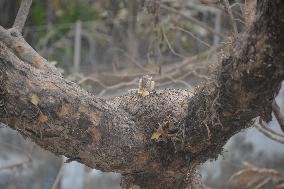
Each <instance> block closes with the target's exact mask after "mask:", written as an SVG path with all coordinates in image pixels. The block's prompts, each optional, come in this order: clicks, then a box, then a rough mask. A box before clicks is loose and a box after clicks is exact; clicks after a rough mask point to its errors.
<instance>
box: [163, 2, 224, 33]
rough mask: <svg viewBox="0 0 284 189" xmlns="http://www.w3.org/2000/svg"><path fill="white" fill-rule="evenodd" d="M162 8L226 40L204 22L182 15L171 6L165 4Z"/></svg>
mask: <svg viewBox="0 0 284 189" xmlns="http://www.w3.org/2000/svg"><path fill="white" fill-rule="evenodd" d="M161 8H163V9H165V10H167V11H170V12H172V13H174V14H177V15H180V16H181V17H183V18H185V19H187V20H189V21H191V22H193V23H195V24H197V25H199V26H201V27H202V28H204V29H206V30H207V31H209V32H210V33H212V34H214V35H218V36H220V37H222V38H224V35H223V34H221V33H220V32H218V31H215V30H214V29H213V28H211V27H209V26H208V25H206V24H205V23H203V22H201V21H199V20H197V19H196V18H194V17H191V16H188V15H186V14H184V13H182V12H180V11H178V10H176V9H174V8H172V7H169V6H167V5H165V4H161Z"/></svg>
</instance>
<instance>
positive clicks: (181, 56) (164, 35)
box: [162, 28, 186, 58]
mask: <svg viewBox="0 0 284 189" xmlns="http://www.w3.org/2000/svg"><path fill="white" fill-rule="evenodd" d="M162 34H163V37H164V39H165V40H166V43H167V45H168V47H169V49H170V51H171V52H172V53H173V54H174V55H176V56H178V57H180V58H186V57H185V56H183V55H182V54H179V53H177V52H176V51H175V50H174V49H173V47H172V45H171V43H170V41H169V39H168V37H167V35H166V33H165V31H164V29H163V28H162Z"/></svg>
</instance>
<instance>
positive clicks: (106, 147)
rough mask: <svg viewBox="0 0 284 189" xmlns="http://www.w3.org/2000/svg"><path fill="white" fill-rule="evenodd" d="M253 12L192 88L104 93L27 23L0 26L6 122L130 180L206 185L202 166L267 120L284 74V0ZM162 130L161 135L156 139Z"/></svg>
mask: <svg viewBox="0 0 284 189" xmlns="http://www.w3.org/2000/svg"><path fill="white" fill-rule="evenodd" d="M23 1H25V0H23ZM23 9H24V8H23ZM18 15H21V14H20V13H19V14H18ZM25 17H26V16H25ZM255 18H256V19H255V21H254V22H253V23H252V24H251V25H250V26H249V27H248V29H247V31H245V32H244V33H243V34H239V35H238V36H235V37H234V42H232V43H228V44H227V45H226V47H224V50H223V51H222V53H221V54H220V61H219V63H218V65H217V66H216V68H215V70H214V72H213V73H212V76H211V79H210V82H207V83H205V84H203V85H202V86H201V87H199V88H198V89H196V91H195V93H194V94H192V93H190V92H189V91H186V90H174V89H165V90H161V91H155V92H153V93H151V94H150V95H149V96H145V97H143V96H140V95H138V94H125V95H123V96H119V97H115V98H111V99H107V100H105V99H99V98H96V97H95V96H93V95H92V94H89V93H88V92H86V91H84V90H82V89H81V88H80V87H79V86H78V85H76V84H75V83H73V82H71V81H68V80H66V79H64V78H63V77H62V76H61V75H60V74H59V73H58V72H57V71H56V69H55V68H53V67H52V66H51V65H50V64H48V62H47V61H46V60H45V59H44V58H42V57H41V56H40V55H39V54H37V53H36V52H35V51H34V50H33V49H32V48H31V47H30V46H29V45H28V44H27V43H26V41H25V40H24V39H23V37H22V36H21V34H20V30H21V24H19V23H17V24H15V26H20V27H19V28H20V29H19V28H17V27H14V28H11V29H4V28H2V27H0V101H1V103H0V122H2V123H5V124H6V125H8V126H9V127H11V128H13V129H15V130H17V131H18V132H19V133H21V134H22V135H23V136H25V137H27V138H30V139H32V140H33V141H34V142H35V143H37V144H38V145H40V146H41V147H42V148H44V149H46V150H49V151H51V152H53V153H54V154H57V155H64V156H66V157H68V158H70V159H71V160H76V161H78V162H81V163H83V164H85V165H87V166H89V167H92V168H96V169H100V170H103V171H114V172H119V173H122V174H123V176H124V178H123V180H122V186H123V187H124V188H131V187H133V188H134V187H135V185H137V186H140V188H202V187H205V186H202V184H201V183H200V178H199V177H200V176H199V175H198V173H197V172H196V169H195V168H196V166H197V165H199V164H200V163H203V162H204V161H206V160H208V159H214V158H216V157H217V156H218V155H219V154H220V153H221V152H222V148H223V146H224V144H225V143H226V141H227V140H228V139H229V138H230V137H231V136H233V135H234V134H236V133H238V132H240V131H241V130H242V129H245V128H247V127H250V126H252V121H253V119H254V118H256V117H258V116H260V117H261V118H262V119H264V120H265V121H270V120H271V105H272V101H273V100H274V97H275V95H276V94H277V93H278V90H279V87H280V83H281V81H282V80H283V78H284V35H283V33H284V1H282V0H273V1H271V0H259V1H258V3H257V11H256V17H255ZM16 20H19V19H16ZM24 21H25V20H23V22H24ZM35 99H36V100H35ZM35 101H36V102H35ZM157 130H159V131H160V132H162V135H161V139H160V140H159V141H157V140H152V139H151V136H152V134H153V133H154V132H155V131H157Z"/></svg>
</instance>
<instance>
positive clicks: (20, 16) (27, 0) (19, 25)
mask: <svg viewBox="0 0 284 189" xmlns="http://www.w3.org/2000/svg"><path fill="white" fill-rule="evenodd" d="M32 1H33V0H22V2H21V5H20V8H19V11H18V13H17V16H16V19H15V22H14V24H13V28H16V29H17V30H18V32H20V33H21V32H22V30H23V27H24V25H25V23H26V20H27V17H28V14H29V10H30V7H31V4H32Z"/></svg>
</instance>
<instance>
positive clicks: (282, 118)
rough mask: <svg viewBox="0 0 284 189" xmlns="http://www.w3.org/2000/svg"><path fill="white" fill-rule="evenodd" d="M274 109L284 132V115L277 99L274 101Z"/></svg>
mask: <svg viewBox="0 0 284 189" xmlns="http://www.w3.org/2000/svg"><path fill="white" fill-rule="evenodd" d="M272 111H273V113H274V115H275V117H276V119H277V121H278V123H279V125H280V128H281V130H282V131H283V132H284V115H283V114H282V113H281V111H280V108H279V106H278V105H277V103H276V101H275V100H274V101H273V102H272Z"/></svg>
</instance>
